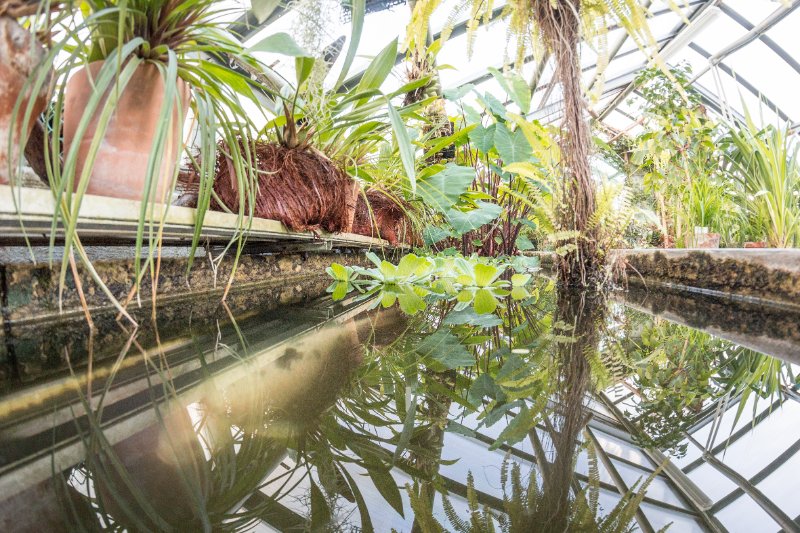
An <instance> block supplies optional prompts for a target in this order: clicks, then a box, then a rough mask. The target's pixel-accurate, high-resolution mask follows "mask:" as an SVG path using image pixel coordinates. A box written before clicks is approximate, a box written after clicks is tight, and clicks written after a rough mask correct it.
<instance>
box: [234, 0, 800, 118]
mask: <svg viewBox="0 0 800 533" xmlns="http://www.w3.org/2000/svg"><path fill="white" fill-rule="evenodd" d="M230 3H231V4H239V5H241V2H230ZM645 3H646V4H648V5H649V11H650V14H651V18H650V29H651V31H652V35H653V38H654V40H655V41H656V42H657V43H658V45H659V47H660V53H661V55H662V57H663V58H664V59H665V60H666V62H667V63H668V64H669V65H672V66H674V65H677V64H680V63H688V64H689V65H690V66H691V67H692V71H693V74H694V80H693V85H694V87H695V88H696V89H697V90H698V91H699V92H700V93H701V95H702V97H703V99H704V101H705V104H706V106H707V107H708V108H710V109H711V110H712V111H714V112H716V113H718V114H722V115H733V116H742V115H743V114H744V113H745V111H746V110H747V111H749V112H750V113H751V114H752V115H754V116H755V117H756V120H760V121H762V122H763V123H774V122H776V121H781V122H785V123H789V124H792V125H794V126H797V125H799V124H800V101H799V100H798V99H797V98H796V87H798V86H800V59H798V58H800V39H798V38H797V36H794V37H793V36H792V32H793V31H796V28H798V27H800V11H798V10H797V7H799V6H800V1H798V0H790V1H789V0H787V1H785V2H784V1H774V0H677V1H670V0H655V1H652V2H650V1H649V0H646V2H645ZM324 4H325V3H324V2H323V3H321V4H320V3H311V2H297V3H296V4H295V6H294V7H292V8H291V9H286V8H278V9H277V10H276V11H275V12H273V14H272V15H271V16H270V17H269V18H268V19H267V20H266V21H265V25H261V26H254V27H246V26H240V27H244V28H247V29H246V30H245V31H244V34H245V35H248V36H250V39H251V40H253V41H254V40H255V39H256V38H257V36H259V35H264V34H269V33H274V32H278V31H286V32H289V33H292V34H293V35H295V36H297V33H298V32H303V31H306V32H308V31H310V30H309V28H305V29H304V28H303V24H302V21H305V20H309V19H310V17H308V16H304V10H307V9H312V8H313V7H312V6H317V7H318V6H319V5H324ZM456 4H457V2H455V1H453V0H448V1H445V2H444V3H443V5H442V6H441V7H440V8H439V9H438V10H437V11H436V12H435V13H434V15H433V17H432V18H431V31H432V33H433V38H434V39H436V38H438V37H439V36H440V35H441V31H442V28H444V27H445V25H446V24H447V22H448V20H449V19H450V18H451V17H453V16H454V13H455V12H454V7H455V6H456ZM337 5H338V4H336V3H331V4H329V5H328V7H327V9H328V10H329V13H328V19H329V22H330V23H329V25H327V26H326V27H323V28H313V30H314V31H313V32H312V33H313V35H314V38H316V39H318V40H319V43H320V45H321V47H322V48H324V46H325V45H327V44H330V43H333V42H334V41H335V40H336V39H337V38H339V37H341V36H348V37H349V34H350V23H349V22H345V18H344V17H342V16H341V13H340V12H338V7H337ZM671 5H677V6H679V7H680V14H679V13H678V12H676V10H675V9H674V8H673V7H671ZM244 7H246V6H244ZM502 9H503V4H502V3H498V5H497V7H496V9H495V10H494V13H495V15H496V16H495V18H494V20H493V21H492V23H491V24H489V25H488V26H485V27H480V28H479V29H478V30H477V32H476V33H475V34H474V43H473V45H472V54H471V55H468V54H467V48H468V47H467V31H466V25H467V23H466V20H465V19H464V18H463V16H462V19H461V20H458V21H457V22H455V24H454V25H453V32H452V34H451V36H450V38H449V40H447V41H446V43H445V44H444V46H443V47H442V50H441V51H440V53H439V54H438V57H437V62H438V64H439V65H440V66H444V67H445V68H443V69H442V70H440V78H441V82H442V86H443V88H444V89H451V88H456V87H460V86H462V85H465V84H469V83H471V84H474V85H475V86H476V88H477V89H478V91H479V92H481V93H482V92H485V91H488V92H490V93H492V94H495V95H498V96H502V95H503V92H502V89H501V88H500V86H499V84H498V83H497V82H496V81H495V80H494V78H493V77H492V76H491V74H489V73H488V71H487V68H489V67H495V68H498V69H502V68H503V67H504V65H505V66H508V65H509V61H508V59H507V56H508V55H509V54H508V53H507V51H508V50H509V49H510V50H511V55H513V50H514V46H513V43H508V42H507V41H508V39H507V33H508V23H507V21H506V20H504V19H502V18H500V13H501V12H502ZM248 16H250V19H248ZM409 18H410V9H409V7H408V6H407V5H395V6H393V7H390V8H388V9H385V10H382V11H377V12H372V13H368V14H367V15H366V19H365V23H364V30H363V34H362V38H361V42H360V45H359V48H358V53H357V56H356V59H355V61H354V62H353V66H352V67H351V71H350V75H351V78H350V79H351V80H353V79H358V75H359V74H358V73H359V72H360V71H361V70H363V69H364V68H365V66H366V65H367V63H368V62H369V60H370V58H371V57H373V56H374V55H375V54H377V53H378V52H379V51H380V50H381V49H382V48H383V47H384V46H385V45H386V44H387V43H388V42H389V41H391V40H392V39H393V38H395V37H398V38H399V39H400V41H401V42H402V40H403V38H404V34H405V27H406V24H407V22H408V20H409ZM247 20H251V21H252V20H253V19H252V14H250V13H249V12H248V15H244V16H242V17H240V19H239V22H240V23H241V22H246V21H247ZM606 39H607V44H606V47H607V50H608V64H607V66H606V67H605V69H603V71H602V72H601V73H600V74H601V75H600V76H598V69H597V63H598V54H597V53H596V51H595V50H593V49H592V46H589V45H588V44H587V45H584V47H583V50H582V51H581V59H582V66H583V73H584V84H585V87H586V88H587V95H588V99H589V101H590V108H591V110H592V113H593V114H596V116H597V117H599V118H600V119H602V120H603V122H604V123H605V124H606V125H607V126H609V127H610V129H611V131H625V132H631V133H636V132H637V128H639V124H638V123H637V117H638V116H639V115H640V112H639V104H640V102H641V97H640V95H639V94H638V93H637V90H636V87H635V86H634V84H633V83H632V82H633V80H634V78H635V76H636V74H637V72H639V71H640V70H641V69H643V68H645V67H646V66H647V64H648V58H647V57H646V56H645V54H644V53H643V52H642V51H640V50H639V49H638V47H637V46H636V44H635V43H634V42H633V40H632V39H630V38H628V37H627V36H626V34H625V32H624V31H623V30H622V29H619V28H617V29H614V28H611V31H609V33H608V34H607V37H606ZM261 58H262V59H263V60H264V61H265V63H267V64H269V65H272V66H273V67H274V68H275V69H276V70H277V71H278V72H280V73H282V74H283V75H284V76H286V77H287V78H288V79H291V78H290V76H291V75H292V70H293V68H294V66H293V62H292V61H287V60H286V59H285V58H281V57H280V56H277V55H275V56H270V55H269V54H263V55H262V56H261ZM403 59H404V58H403V56H402V55H398V60H397V68H396V69H395V72H394V76H393V77H392V78H390V80H389V81H387V86H385V87H384V90H391V89H393V88H397V87H399V86H400V85H401V83H402V81H403V79H404V74H405V69H406V67H405V65H404V64H403V63H404V61H403ZM343 61H344V59H343V54H342V55H340V57H339V59H338V60H337V61H336V63H335V64H334V66H333V68H332V69H331V73H332V74H331V75H330V77H331V78H334V77H335V76H336V75H338V73H339V71H340V68H341V64H342V63H343ZM522 73H523V76H524V78H525V79H527V80H529V81H531V82H532V84H533V85H535V87H536V89H535V92H534V96H533V102H532V106H531V109H532V113H531V118H535V119H538V120H541V121H542V122H548V123H549V122H554V121H557V120H558V118H559V113H560V99H561V98H560V94H559V88H558V87H557V86H556V85H555V84H553V83H552V77H553V64H552V60H548V58H546V57H545V58H543V60H542V61H538V62H537V61H536V60H535V58H534V57H527V58H526V63H525V64H524V65H523V66H522ZM331 82H333V80H332V79H331ZM390 84H391V85H390Z"/></svg>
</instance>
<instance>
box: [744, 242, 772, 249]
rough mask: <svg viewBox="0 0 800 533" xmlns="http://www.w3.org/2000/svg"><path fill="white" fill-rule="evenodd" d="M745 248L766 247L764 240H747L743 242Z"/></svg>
mask: <svg viewBox="0 0 800 533" xmlns="http://www.w3.org/2000/svg"><path fill="white" fill-rule="evenodd" d="M744 247H745V248H766V247H767V243H766V242H765V241H755V242H754V241H747V242H746V243H744Z"/></svg>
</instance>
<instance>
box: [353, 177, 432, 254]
mask: <svg viewBox="0 0 800 533" xmlns="http://www.w3.org/2000/svg"><path fill="white" fill-rule="evenodd" d="M404 207H406V208H407V206H400V205H398V203H397V200H395V199H393V198H390V197H389V196H388V195H387V194H386V193H384V192H383V191H381V190H379V189H370V190H368V191H367V193H366V199H365V198H364V195H359V198H358V205H357V206H356V216H355V220H354V221H353V233H356V234H358V235H365V236H367V237H375V238H380V239H386V240H387V241H389V244H391V245H392V246H397V245H398V244H400V243H406V244H417V243H418V241H419V239H418V238H416V236H415V235H414V232H413V230H412V227H411V221H410V220H409V219H408V215H406V212H405V209H404Z"/></svg>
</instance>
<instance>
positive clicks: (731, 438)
mask: <svg viewBox="0 0 800 533" xmlns="http://www.w3.org/2000/svg"><path fill="white" fill-rule="evenodd" d="M530 292H531V296H530V297H529V298H527V299H524V300H519V301H517V300H513V299H511V298H507V299H506V300H504V301H503V302H502V305H501V306H500V307H499V308H498V309H497V311H496V312H495V313H492V314H478V313H476V312H475V310H474V309H473V308H471V307H470V306H467V307H465V308H463V309H460V308H459V307H463V306H457V303H456V302H448V301H446V300H438V301H434V300H431V301H429V302H428V304H427V306H426V307H425V309H423V310H420V311H418V312H416V313H415V314H414V315H407V314H405V313H403V312H402V311H401V309H400V308H399V307H398V306H396V305H395V306H390V307H388V308H383V307H382V306H378V307H375V304H376V303H378V302H375V301H373V300H360V299H359V298H358V297H351V298H348V299H345V300H343V301H341V302H332V301H331V300H330V298H329V297H328V296H322V297H320V298H319V299H317V300H314V301H311V302H308V303H305V304H302V305H287V306H278V307H275V306H274V305H270V306H264V307H263V308H259V307H258V306H256V305H254V304H253V302H252V301H251V300H248V302H246V305H244V304H243V305H240V306H238V307H237V306H236V305H234V304H231V305H229V306H227V307H224V306H223V307H218V308H214V309H212V310H206V312H203V313H194V314H191V313H189V311H188V310H187V308H185V307H184V308H183V309H173V310H171V311H170V310H167V311H165V312H159V318H158V320H157V321H156V322H155V323H150V324H145V325H143V326H142V328H140V329H139V330H130V329H127V328H125V327H124V326H123V325H120V324H119V323H117V322H115V321H113V320H109V321H105V322H104V321H102V320H100V321H98V324H99V325H98V328H97V331H96V332H95V333H94V334H89V332H88V329H87V328H86V327H85V326H84V325H80V324H72V326H71V327H70V328H69V330H67V329H66V328H63V327H62V328H58V327H57V326H56V325H53V326H52V327H51V328H50V329H47V328H44V327H42V328H39V329H38V331H37V330H36V329H32V328H28V329H26V330H21V331H19V332H16V333H15V334H14V335H7V336H6V337H4V338H3V341H4V348H3V350H4V351H3V352H2V363H3V374H2V377H3V381H2V390H3V391H4V392H3V396H2V397H0V443H2V448H1V449H2V453H0V495H2V502H0V528H2V530H3V531H45V530H47V531H75V530H78V529H86V530H128V531H170V530H174V531H202V530H206V531H217V530H235V531H241V530H253V529H254V530H257V531H303V530H313V531H320V530H324V531H369V530H372V531H378V532H388V531H392V530H396V531H423V532H427V531H490V530H492V528H493V529H494V530H498V531H500V530H507V531H598V530H604V531H605V530H624V527H625V526H626V525H627V524H629V525H630V527H631V528H633V529H634V530H641V531H658V530H661V529H662V528H665V527H666V528H668V531H679V532H683V531H726V530H729V531H779V530H781V529H783V530H786V531H796V530H798V529H799V528H800V525H798V515H800V498H797V494H798V489H799V488H800V477H799V476H797V472H798V471H800V424H799V423H798V422H800V404H799V403H798V393H797V388H798V387H797V382H796V378H795V375H794V370H795V366H794V363H796V362H798V353H800V342H798V333H797V324H798V323H800V322H798V320H797V318H798V317H797V316H796V315H792V314H790V313H789V312H787V311H785V310H781V309H770V308H762V307H757V306H754V305H753V304H747V303H737V302H730V301H724V302H721V301H718V300H713V299H710V298H708V297H702V296H688V295H680V294H672V295H669V294H651V293H642V292H638V293H637V292H628V293H621V292H620V293H613V294H610V295H604V296H600V295H596V294H580V293H568V292H559V291H557V290H556V289H555V288H554V287H553V286H552V285H551V284H549V283H548V282H547V281H542V282H541V283H539V284H537V286H536V287H535V289H533V290H531V291H530ZM187 313H188V314H187ZM44 331H48V332H52V333H51V334H48V335H43V332H44ZM55 332H58V333H55ZM763 352H767V353H770V354H773V355H776V356H778V357H770V356H768V355H765V354H764V353H763Z"/></svg>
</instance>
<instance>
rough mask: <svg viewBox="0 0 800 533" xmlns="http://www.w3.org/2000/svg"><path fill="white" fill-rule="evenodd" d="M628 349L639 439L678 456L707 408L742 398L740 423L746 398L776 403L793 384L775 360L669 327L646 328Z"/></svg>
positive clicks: (785, 368) (786, 369) (790, 375)
mask: <svg viewBox="0 0 800 533" xmlns="http://www.w3.org/2000/svg"><path fill="white" fill-rule="evenodd" d="M631 348H632V349H631V352H630V354H631V356H632V358H633V361H631V363H632V364H633V365H634V367H635V369H636V370H635V372H636V373H635V374H634V376H633V390H634V392H635V393H636V394H637V396H638V397H639V402H638V404H637V406H636V408H635V416H636V418H635V420H636V423H637V425H638V426H639V427H640V428H641V429H642V430H643V432H644V435H639V436H638V437H637V438H639V439H640V440H641V443H642V444H643V445H645V446H652V447H657V448H662V449H664V448H672V451H673V453H675V454H676V455H678V456H682V455H683V454H685V453H686V450H687V445H686V443H683V444H679V443H680V442H681V441H682V440H683V439H684V433H685V432H686V431H688V430H689V428H690V427H692V425H693V424H694V423H695V422H696V417H697V415H698V414H699V413H700V412H702V411H703V409H704V408H705V407H706V406H707V405H708V404H709V402H713V401H722V400H723V399H725V398H731V397H736V396H740V401H739V407H738V412H737V414H736V417H735V419H736V420H738V418H739V416H741V414H742V410H743V409H744V406H745V405H746V404H747V400H748V398H749V397H751V396H753V395H754V397H755V398H756V399H757V398H773V397H776V396H778V397H779V396H781V395H782V394H783V390H782V387H783V386H784V385H790V384H792V383H793V381H794V376H793V373H792V370H791V367H789V366H788V365H787V364H786V363H784V362H782V361H780V360H778V359H775V358H773V357H769V356H767V355H763V354H759V353H756V352H753V351H752V350H748V349H746V348H742V347H740V346H736V345H732V344H730V343H728V342H725V341H722V340H719V339H715V338H713V337H711V336H710V335H709V334H707V333H704V332H702V331H698V330H694V329H691V328H688V327H685V326H679V325H677V324H671V323H668V322H661V323H656V324H652V325H651V326H649V327H645V329H644V330H643V331H642V334H641V340H640V344H639V345H638V346H633V347H631ZM756 404H757V402H755V403H754V405H753V409H756V407H757V405H756ZM642 439H643V440H642Z"/></svg>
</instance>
